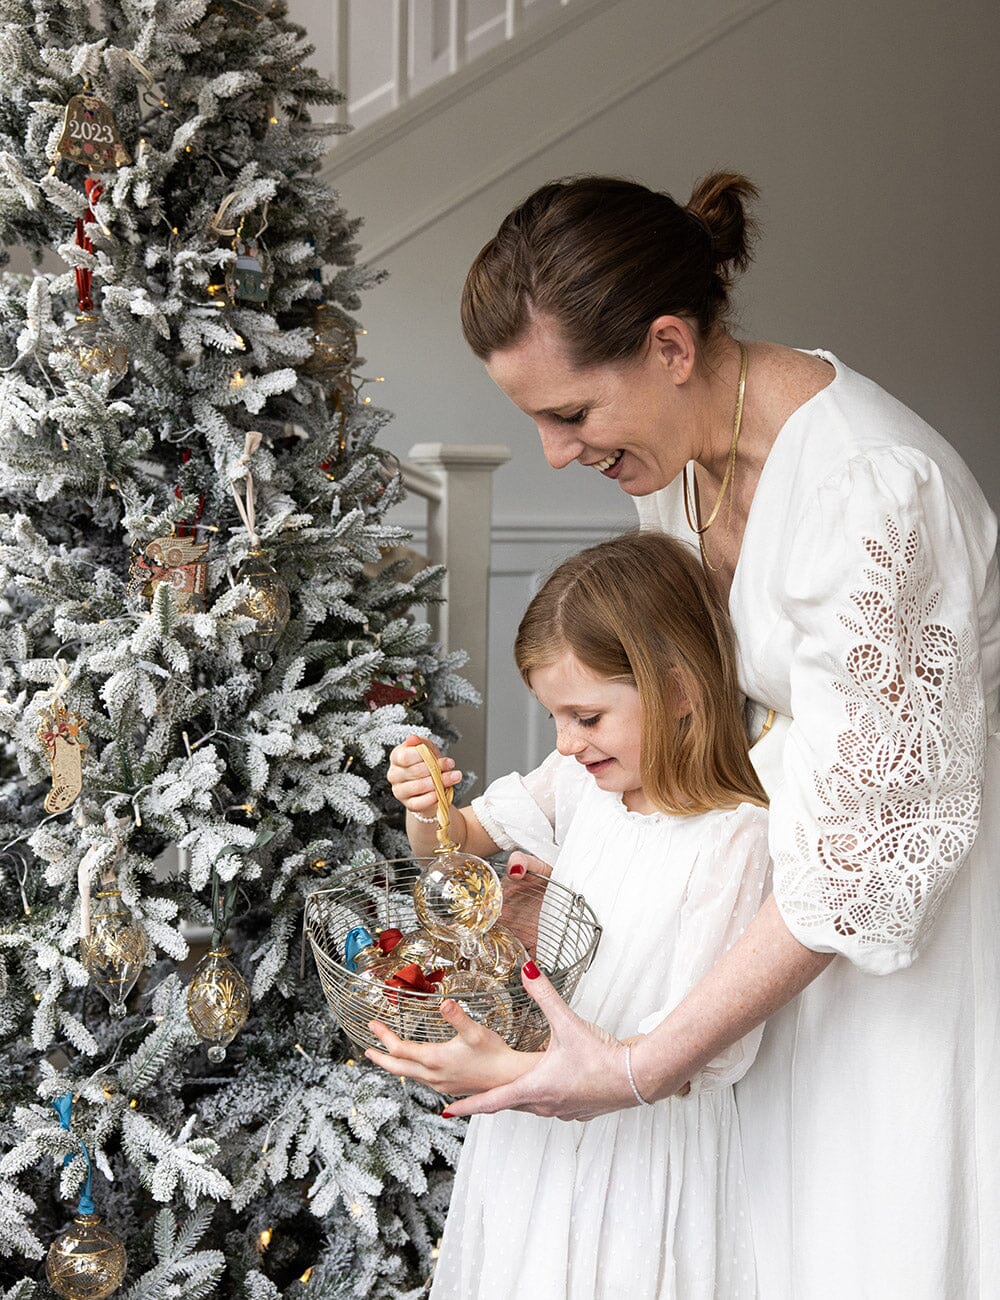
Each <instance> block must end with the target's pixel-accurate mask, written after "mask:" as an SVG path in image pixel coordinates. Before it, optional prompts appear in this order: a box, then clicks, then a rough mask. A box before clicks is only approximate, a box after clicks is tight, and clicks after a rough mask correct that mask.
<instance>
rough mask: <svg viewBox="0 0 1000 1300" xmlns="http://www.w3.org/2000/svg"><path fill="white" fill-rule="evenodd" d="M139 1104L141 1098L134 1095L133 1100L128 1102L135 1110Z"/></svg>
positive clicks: (130, 1107) (131, 1108)
mask: <svg viewBox="0 0 1000 1300" xmlns="http://www.w3.org/2000/svg"><path fill="white" fill-rule="evenodd" d="M138 1104H139V1099H138V1098H137V1097H133V1098H132V1100H131V1101H130V1102H129V1104H128V1107H129V1110H135V1108H136V1106H138Z"/></svg>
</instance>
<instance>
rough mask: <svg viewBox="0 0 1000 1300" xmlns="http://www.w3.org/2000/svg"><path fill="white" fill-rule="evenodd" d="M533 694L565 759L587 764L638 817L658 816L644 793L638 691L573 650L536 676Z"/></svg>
mask: <svg viewBox="0 0 1000 1300" xmlns="http://www.w3.org/2000/svg"><path fill="white" fill-rule="evenodd" d="M531 689H532V690H533V691H534V693H535V695H536V697H537V699H538V701H539V703H540V704H541V705H542V706H543V707H544V708H546V709H548V711H549V713H550V714H551V715H552V718H553V721H554V722H555V724H556V748H557V749H558V750H559V753H560V754H564V755H566V756H570V755H571V756H572V757H574V758H575V759H576V761H577V762H578V763H582V764H583V766H584V767H586V769H587V771H588V772H589V773H590V774H591V776H592V777H593V778H594V780H595V781H596V782H597V784H598V785H599V786H600V787H601V789H602V790H610V791H613V792H615V793H618V794H621V795H623V796H624V797H625V803H626V804H627V806H628V807H629V808H630V809H632V810H633V811H635V812H652V811H653V806H652V805H651V804H648V801H647V800H646V799H645V796H644V795H643V792H642V767H641V761H640V757H641V756H640V748H641V737H642V710H641V708H640V705H639V692H638V690H637V689H636V687H635V686H634V685H633V684H632V683H631V682H627V681H613V680H609V679H608V678H607V677H601V676H599V674H597V673H595V672H593V671H592V670H591V669H590V668H587V667H586V666H585V665H584V664H582V663H581V662H580V660H579V659H577V657H576V655H574V654H573V652H572V651H570V650H567V651H566V652H565V653H564V654H562V655H560V657H559V658H558V659H556V660H554V661H553V662H552V663H551V664H547V665H546V666H545V667H543V668H533V669H532V670H531ZM647 805H648V806H647Z"/></svg>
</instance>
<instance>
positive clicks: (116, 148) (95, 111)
mask: <svg viewBox="0 0 1000 1300" xmlns="http://www.w3.org/2000/svg"><path fill="white" fill-rule="evenodd" d="M60 158H65V159H66V160H67V161H68V162H74V163H79V164H80V165H81V166H83V167H89V168H90V170H91V171H95V172H103V171H109V170H110V169H111V168H112V167H123V166H125V165H126V164H127V163H130V162H131V161H132V159H131V157H130V156H129V152H128V150H127V149H126V148H125V146H124V145H123V144H122V137H121V132H120V131H119V130H118V123H117V122H116V121H115V115H114V113H112V111H111V109H110V108H108V106H107V104H105V102H104V100H103V99H99V98H98V97H97V96H96V95H88V94H86V93H84V94H82V95H74V96H73V98H72V99H71V100H70V101H69V103H68V104H67V105H66V114H65V116H64V118H63V129H62V135H61V136H60V137H59V143H58V144H57V145H56V153H55V157H54V158H53V162H58V161H59V159H60Z"/></svg>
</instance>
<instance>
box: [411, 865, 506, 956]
mask: <svg viewBox="0 0 1000 1300" xmlns="http://www.w3.org/2000/svg"><path fill="white" fill-rule="evenodd" d="M413 906H414V909H415V910H416V913H417V920H418V921H419V922H420V924H421V925H422V926H423V927H424V929H425V930H427V931H428V932H429V933H430V934H432V935H434V936H436V937H438V938H442V939H449V940H451V941H452V942H454V941H455V939H456V938H457V939H458V940H459V942H460V944H461V946H462V950H463V952H464V951H465V949H466V947H467V944H468V940H469V939H470V938H471V937H472V936H475V937H476V938H477V939H478V938H480V937H481V936H482V935H483V934H485V933H486V931H487V930H489V929H490V927H491V926H492V925H494V924H495V923H496V922H497V921H498V920H499V918H500V912H501V911H502V909H503V890H502V888H501V886H500V878H499V877H498V876H497V873H496V872H495V871H494V870H493V868H492V867H491V866H490V864H489V863H488V862H484V861H483V859H482V858H476V857H473V856H472V855H471V854H468V853H456V852H439V853H438V854H437V859H436V861H435V862H434V865H433V866H430V867H427V868H426V869H425V870H424V871H422V872H421V873H420V878H419V879H418V880H417V883H416V884H415V885H414V886H413Z"/></svg>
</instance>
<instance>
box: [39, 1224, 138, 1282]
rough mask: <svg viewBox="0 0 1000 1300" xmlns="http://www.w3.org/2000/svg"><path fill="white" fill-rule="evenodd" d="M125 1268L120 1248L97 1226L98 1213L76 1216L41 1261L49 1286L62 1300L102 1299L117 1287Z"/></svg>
mask: <svg viewBox="0 0 1000 1300" xmlns="http://www.w3.org/2000/svg"><path fill="white" fill-rule="evenodd" d="M127 1268H128V1255H127V1254H126V1252H125V1247H124V1245H123V1244H122V1242H121V1240H120V1239H119V1238H118V1237H117V1236H116V1235H115V1234H114V1233H113V1232H112V1231H111V1230H110V1229H109V1228H103V1227H101V1216H100V1215H99V1214H78V1215H77V1216H76V1218H75V1219H74V1220H73V1222H72V1223H71V1224H70V1226H69V1227H68V1228H67V1229H66V1231H65V1232H62V1233H60V1234H59V1236H58V1237H56V1239H55V1241H54V1242H53V1243H52V1245H51V1246H50V1247H49V1253H48V1255H47V1256H46V1259H45V1276H46V1278H47V1280H48V1283H49V1286H50V1287H51V1288H52V1290H53V1291H54V1292H55V1293H56V1295H58V1296H62V1297H63V1300H104V1297H105V1296H109V1295H113V1294H114V1293H115V1292H116V1291H117V1290H118V1288H119V1287H120V1286H121V1284H122V1281H123V1279H124V1277H125V1270H126V1269H127Z"/></svg>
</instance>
